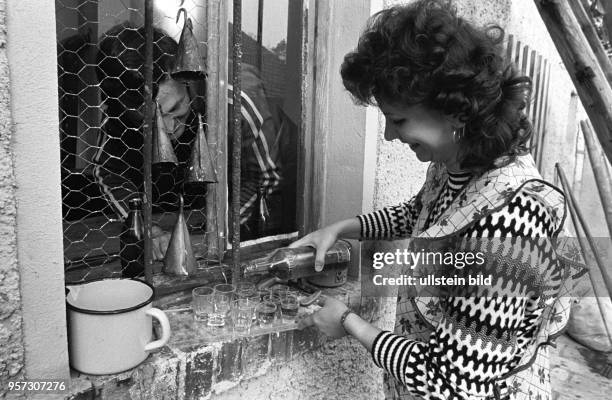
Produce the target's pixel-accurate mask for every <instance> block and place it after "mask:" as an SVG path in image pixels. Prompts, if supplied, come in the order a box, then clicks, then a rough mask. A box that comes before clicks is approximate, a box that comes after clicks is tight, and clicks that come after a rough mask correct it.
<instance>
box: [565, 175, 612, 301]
mask: <svg viewBox="0 0 612 400" xmlns="http://www.w3.org/2000/svg"><path fill="white" fill-rule="evenodd" d="M555 168H556V170H557V173H558V174H559V178H561V185H562V186H563V191H564V192H565V196H566V199H567V203H568V205H569V212H570V213H571V214H572V218H574V217H577V221H578V223H579V225H576V224H575V223H574V225H575V228H576V236H579V231H578V229H579V228H578V226H580V228H582V230H583V231H584V235H585V236H586V238H587V242H588V243H589V247H590V248H591V252H592V253H593V257H594V258H595V263H596V264H597V267H598V268H599V271H600V272H601V276H602V277H603V281H604V285H605V287H606V289H607V291H608V297H609V298H610V299H612V277H610V274H609V272H608V267H607V265H608V264H606V262H604V260H603V259H602V257H601V255H600V254H599V250H598V249H597V244H596V243H595V240H594V239H593V235H591V231H590V230H589V227H588V225H587V223H586V220H585V219H584V215H583V214H582V211H581V210H580V208H579V207H578V204H577V202H576V199H575V198H574V193H572V189H571V188H570V186H569V182H568V181H567V178H566V177H565V173H564V172H563V169H562V168H561V165H559V163H557V164H555ZM585 254H586V253H585Z"/></svg>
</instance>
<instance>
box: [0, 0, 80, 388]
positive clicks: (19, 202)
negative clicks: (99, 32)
mask: <svg viewBox="0 0 612 400" xmlns="http://www.w3.org/2000/svg"><path fill="white" fill-rule="evenodd" d="M6 10H7V13H6V32H7V36H8V39H7V55H8V66H9V69H10V94H11V96H10V101H11V112H12V118H13V123H14V134H13V137H12V140H11V141H10V143H9V144H8V149H7V148H6V147H4V146H3V147H2V149H3V151H6V150H8V152H9V153H10V154H12V155H13V159H14V168H15V172H14V174H15V175H14V176H15V182H16V184H17V190H16V191H15V195H16V206H17V207H16V208H17V213H16V214H15V212H14V208H11V209H12V210H13V211H11V212H9V218H11V217H12V218H15V217H16V237H15V236H12V237H11V236H9V237H8V238H7V239H9V240H11V245H10V246H15V242H16V250H17V255H18V260H17V265H18V268H19V274H20V290H21V308H22V311H23V316H24V317H23V341H24V343H25V377H26V378H28V379H63V378H67V377H68V354H67V341H66V318H65V317H66V313H65V303H64V270H63V268H64V267H63V248H62V241H61V237H62V219H61V193H60V170H59V162H58V160H59V135H58V134H57V129H58V123H59V122H58V109H57V104H58V103H57V66H56V63H57V55H56V40H55V19H54V15H55V9H54V3H53V2H31V1H18V0H10V1H8V2H7V8H6ZM3 32H4V30H3ZM2 121H3V123H5V122H4V121H5V120H4V119H3V120H2ZM3 144H4V142H3ZM3 159H4V158H3ZM8 159H10V157H9V158H8ZM2 168H3V169H2V171H3V172H4V167H2ZM2 183H3V184H5V185H6V184H12V181H11V180H10V178H9V180H8V181H7V180H4V181H2ZM11 188H12V187H9V189H11ZM9 191H10V190H9ZM9 206H12V207H14V205H13V204H11V203H9ZM3 212H5V211H3ZM12 227H13V229H15V225H14V223H13V225H12ZM2 240H4V239H2ZM3 250H4V249H3ZM9 251H10V252H11V253H10V254H14V248H13V247H9ZM9 265H14V261H13V262H12V264H9ZM0 268H6V266H4V265H2V267H0ZM9 268H11V267H9ZM9 271H10V270H9ZM5 280H6V279H5ZM4 284H6V283H4ZM13 285H14V281H13ZM2 289H3V290H2V291H3V292H4V288H2ZM20 336H21V335H20ZM10 346H14V345H13V344H11V345H10ZM3 347H4V343H3Z"/></svg>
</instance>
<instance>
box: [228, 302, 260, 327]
mask: <svg viewBox="0 0 612 400" xmlns="http://www.w3.org/2000/svg"><path fill="white" fill-rule="evenodd" d="M257 305H259V301H257V302H255V301H254V300H250V299H237V300H236V301H234V304H233V309H232V319H233V322H234V332H236V333H239V334H244V333H247V334H248V333H250V331H251V326H252V325H253V315H255V309H256V307H257Z"/></svg>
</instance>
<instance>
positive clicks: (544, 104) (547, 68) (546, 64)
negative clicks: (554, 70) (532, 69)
mask: <svg viewBox="0 0 612 400" xmlns="http://www.w3.org/2000/svg"><path fill="white" fill-rule="evenodd" d="M544 80H545V85H544V87H543V88H544V91H543V100H542V118H541V119H540V137H539V138H538V148H537V158H536V159H537V166H538V169H540V170H541V168H542V154H543V153H542V152H543V150H544V139H545V136H546V123H547V119H548V103H549V102H548V89H549V87H550V63H549V62H548V60H545V61H544Z"/></svg>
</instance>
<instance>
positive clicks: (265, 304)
mask: <svg viewBox="0 0 612 400" xmlns="http://www.w3.org/2000/svg"><path fill="white" fill-rule="evenodd" d="M276 309H277V307H276V304H275V303H273V302H271V301H262V302H261V303H259V305H258V306H257V321H258V322H259V326H262V327H263V326H269V325H272V324H273V323H274V319H275V318H276Z"/></svg>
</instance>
